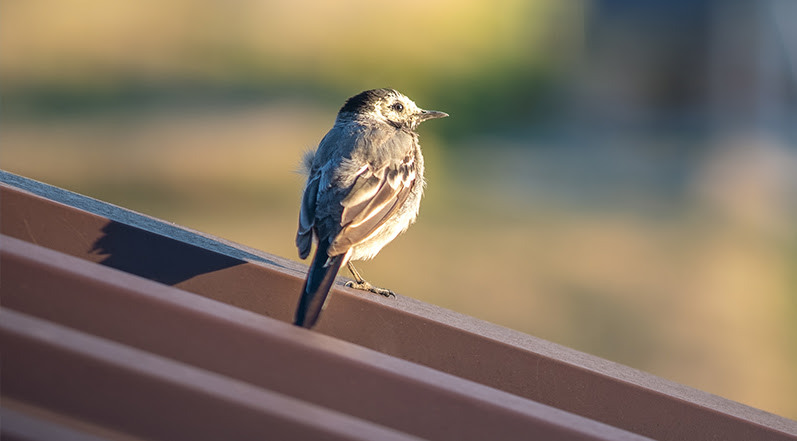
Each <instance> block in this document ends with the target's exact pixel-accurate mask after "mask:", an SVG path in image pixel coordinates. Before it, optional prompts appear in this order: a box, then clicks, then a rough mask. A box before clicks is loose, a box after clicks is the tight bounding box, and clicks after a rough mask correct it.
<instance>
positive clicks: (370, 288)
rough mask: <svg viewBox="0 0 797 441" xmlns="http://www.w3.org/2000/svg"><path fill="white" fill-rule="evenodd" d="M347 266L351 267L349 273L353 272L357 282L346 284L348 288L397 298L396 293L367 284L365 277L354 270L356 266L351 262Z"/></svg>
mask: <svg viewBox="0 0 797 441" xmlns="http://www.w3.org/2000/svg"><path fill="white" fill-rule="evenodd" d="M346 266H348V267H349V271H351V275H353V276H354V280H355V281H354V282H346V286H348V287H349V288H354V289H361V290H363V291H370V292H372V293H375V294H379V295H382V296H385V297H396V293H394V292H393V291H391V290H389V289H385V288H377V287H376V286H374V285H371V284H370V283H368V282H366V281H365V279H363V276H361V275H360V273H359V272H358V271H357V270H356V269H355V268H354V265H352V263H351V261H349V262H346Z"/></svg>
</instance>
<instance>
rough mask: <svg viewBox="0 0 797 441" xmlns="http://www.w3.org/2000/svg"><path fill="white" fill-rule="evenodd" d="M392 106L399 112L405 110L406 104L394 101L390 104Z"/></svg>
mask: <svg viewBox="0 0 797 441" xmlns="http://www.w3.org/2000/svg"><path fill="white" fill-rule="evenodd" d="M390 107H392V108H393V110H395V111H396V112H398V113H401V112H403V111H404V105H403V104H401V103H393V105H392V106H390Z"/></svg>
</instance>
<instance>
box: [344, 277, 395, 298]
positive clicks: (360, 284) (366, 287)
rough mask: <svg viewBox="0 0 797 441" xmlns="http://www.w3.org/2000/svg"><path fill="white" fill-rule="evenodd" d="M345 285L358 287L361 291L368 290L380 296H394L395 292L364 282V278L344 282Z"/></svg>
mask: <svg viewBox="0 0 797 441" xmlns="http://www.w3.org/2000/svg"><path fill="white" fill-rule="evenodd" d="M346 286H348V287H349V288H354V289H359V290H362V291H370V292H372V293H374V294H379V295H380V296H385V297H393V298H396V293H394V292H393V291H391V290H389V289H385V288H378V287H376V286H374V285H371V284H370V283H368V282H366V281H365V280H363V281H362V282H354V281H348V282H346Z"/></svg>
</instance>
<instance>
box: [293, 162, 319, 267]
mask: <svg viewBox="0 0 797 441" xmlns="http://www.w3.org/2000/svg"><path fill="white" fill-rule="evenodd" d="M318 181H319V176H315V177H313V178H312V179H310V180H309V181H307V187H306V188H305V189H304V195H303V196H302V206H301V208H300V209H299V230H298V232H297V233H296V247H297V248H299V257H300V258H302V259H306V258H307V256H309V255H310V249H311V248H312V245H313V224H314V223H315V208H316V201H317V199H318Z"/></svg>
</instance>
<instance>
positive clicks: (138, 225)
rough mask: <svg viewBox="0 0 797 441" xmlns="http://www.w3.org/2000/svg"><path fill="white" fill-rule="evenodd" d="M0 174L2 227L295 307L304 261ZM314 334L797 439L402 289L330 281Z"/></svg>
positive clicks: (575, 405)
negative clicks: (393, 293) (365, 289)
mask: <svg viewBox="0 0 797 441" xmlns="http://www.w3.org/2000/svg"><path fill="white" fill-rule="evenodd" d="M0 178H2V181H4V182H6V183H7V184H4V185H0V203H2V206H1V207H0V215H2V222H0V228H1V229H2V233H3V234H6V235H9V236H12V237H16V238H19V239H21V240H23V241H27V242H31V243H38V244H40V245H42V246H44V247H46V248H50V249H53V250H57V251H59V252H61V253H65V254H69V255H72V256H76V257H79V258H81V259H85V260H89V261H92V262H98V263H102V264H103V265H105V266H111V267H113V268H117V269H121V270H123V271H126V272H128V273H132V274H137V275H139V276H142V277H145V278H149V279H152V280H156V281H159V282H162V283H165V284H169V285H173V286H175V287H179V288H180V289H183V290H186V291H189V292H192V293H195V294H200V295H202V296H205V297H208V298H211V299H216V300H219V301H221V302H224V303H227V304H230V305H233V306H236V307H238V308H242V309H246V310H249V311H252V312H256V313H258V314H260V315H265V316H269V317H274V318H276V319H278V320H281V321H288V320H289V319H290V317H291V315H292V312H293V308H294V307H295V302H296V299H297V296H296V293H298V291H299V288H300V286H301V278H302V277H303V276H304V267H303V266H301V265H298V264H296V263H293V262H290V261H287V260H285V259H281V258H279V257H275V256H271V255H268V254H265V253H261V252H258V251H255V250H250V249H246V248H245V247H241V246H239V245H235V244H230V243H227V242H224V241H223V240H221V239H217V238H212V237H209V236H205V235H201V234H198V233H195V232H191V231H188V230H185V229H182V228H178V227H175V226H173V225H170V224H168V223H164V222H160V221H157V220H155V219H152V218H148V217H145V216H141V215H138V214H136V213H132V212H129V211H127V210H124V209H121V208H118V207H113V206H110V205H108V204H104V203H102V202H99V201H94V200H91V199H88V198H85V197H82V196H79V195H75V194H73V193H69V192H66V191H64V190H60V189H55V188H53V187H49V186H46V185H43V184H39V183H35V182H32V181H28V180H25V179H24V178H20V177H16V176H14V175H9V174H2V176H0ZM44 196H46V197H44ZM57 201H60V202H57ZM62 202H63V203H62ZM288 329H291V328H290V327H288ZM316 331H317V332H318V333H323V334H327V335H330V336H333V337H336V338H338V339H342V340H346V341H349V342H352V343H356V344H357V345H360V346H364V347H367V348H371V349H375V350H377V351H379V352H382V353H384V354H388V355H390V356H393V357H398V358H400V359H403V360H408V361H412V362H416V363H419V364H421V365H424V366H427V367H431V368H433V369H436V370H439V371H441V372H444V373H448V374H452V375H455V376H458V377H461V378H464V379H469V380H472V381H475V382H477V383H480V384H483V385H486V386H490V387H493V388H496V389H500V390H502V391H506V392H509V393H510V394H514V395H517V396H519V397H525V398H528V399H531V400H534V401H537V402H540V403H544V404H546V405H550V406H553V407H556V408H559V409H563V410H566V411H568V412H572V413H575V414H578V415H582V416H585V417H587V418H589V419H594V420H596V421H600V422H604V423H607V424H610V425H613V426H616V427H619V428H623V429H625V430H628V431H631V432H634V433H637V434H641V435H645V436H649V437H652V438H656V439H678V440H681V439H711V438H716V439H727V440H734V439H739V440H742V439H795V438H797V423H795V422H794V421H791V420H788V419H785V418H781V417H778V416H775V415H772V414H768V413H766V412H762V411H759V410H756V409H752V408H750V407H747V406H744V405H741V404H738V403H734V402H732V401H729V400H725V399H722V398H719V397H716V396H713V395H710V394H706V393H704V392H700V391H697V390H694V389H691V388H687V387H685V386H682V385H678V384H675V383H672V382H668V381H665V380H662V379H660V378H657V377H654V376H652V375H649V374H645V373H643V372H639V371H636V370H633V369H630V368H627V367H624V366H620V365H617V364H615V363H612V362H609V361H606V360H602V359H599V358H597V357H592V356H589V355H586V354H583V353H579V352H577V351H573V350H570V349H567V348H564V347H561V346H558V345H555V344H552V343H549V342H546V341H544V340H540V339H536V338H534V337H531V336H528V335H525V334H521V333H517V332H514V331H511V330H508V329H505V328H501V327H498V326H495V325H492V324H489V323H485V322H481V321H478V320H475V319H472V318H469V317H465V316H462V315H460V314H456V313H453V312H451V311H447V310H443V309H441V308H437V307H435V306H432V305H428V304H424V303H422V302H418V301H416V300H413V299H411V298H407V297H403V296H399V297H398V299H396V300H390V299H383V298H381V297H379V296H372V295H368V294H364V293H360V292H357V291H353V290H349V289H346V288H344V287H342V286H337V287H336V289H335V290H334V292H333V294H332V296H331V298H330V304H329V307H328V308H327V310H326V311H325V314H324V315H323V317H322V319H321V321H320V322H319V326H318V327H317V328H316ZM197 332H199V331H197ZM291 332H296V331H294V330H292V329H291ZM302 335H305V337H304V338H305V341H313V340H311V339H313V338H320V336H318V335H317V333H315V332H310V333H306V334H302ZM332 341H335V340H332Z"/></svg>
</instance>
